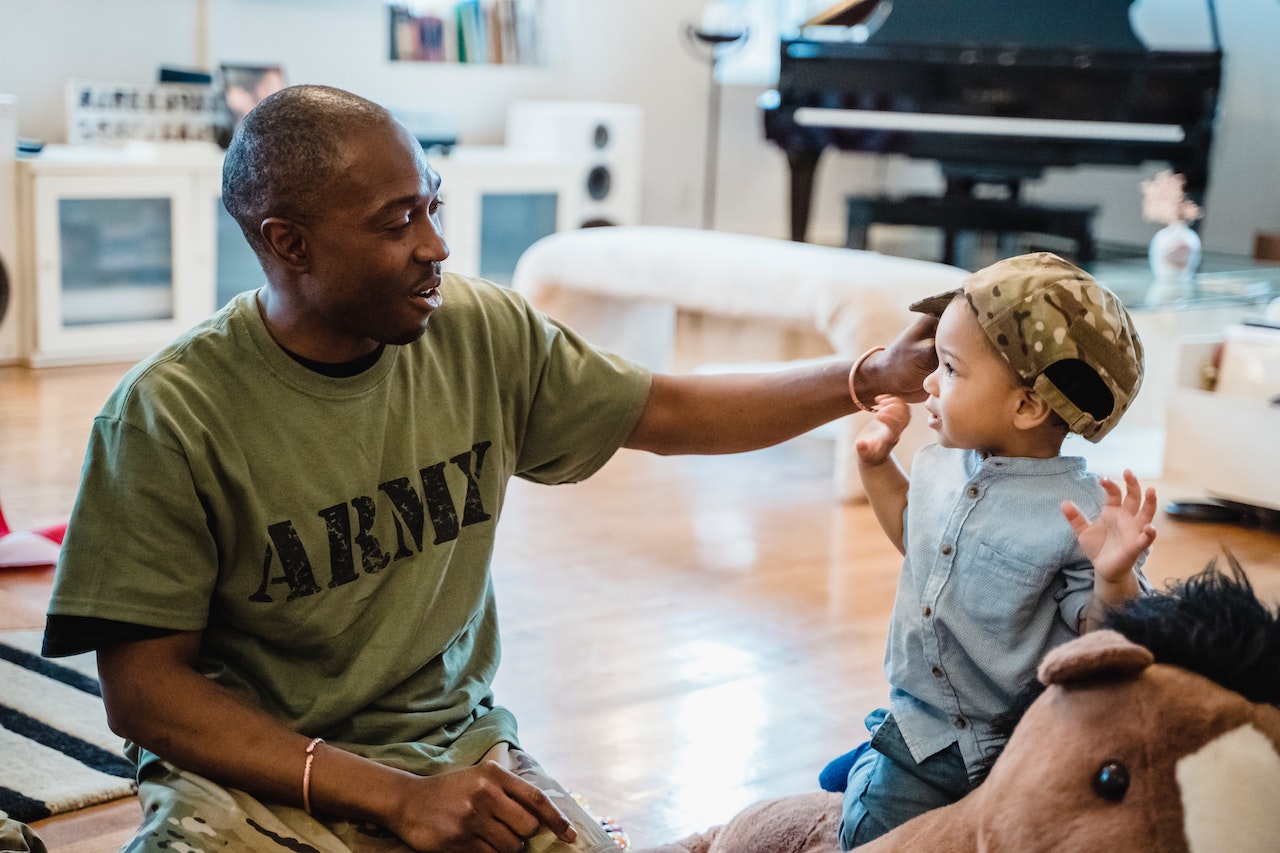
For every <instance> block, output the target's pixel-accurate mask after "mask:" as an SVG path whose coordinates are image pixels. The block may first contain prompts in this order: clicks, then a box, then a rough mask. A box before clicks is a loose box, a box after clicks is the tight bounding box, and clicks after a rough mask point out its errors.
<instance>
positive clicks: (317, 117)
mask: <svg viewBox="0 0 1280 853" xmlns="http://www.w3.org/2000/svg"><path fill="white" fill-rule="evenodd" d="M390 121H394V119H392V117H391V114H390V113H389V112H388V111H387V110H386V109H385V108H383V107H381V106H379V105H378V104H375V103H373V102H372V101H369V100H366V99H365V98H362V97H360V96H359V95H354V94H352V93H351V92H347V91H344V90H342V89H335V88H332V87H330V86H289V87H286V88H284V89H281V90H280V91H278V92H276V93H274V94H272V95H270V96H268V97H267V98H266V99H264V100H263V101H262V103H260V104H258V106H257V107H255V108H254V109H253V110H252V111H251V112H250V113H249V115H247V116H246V117H245V119H244V121H243V122H242V123H241V124H240V126H239V127H238V128H237V129H236V132H235V135H234V136H233V137H232V138H231V144H230V145H229V146H228V148H227V154H226V158H225V159H224V161H223V165H222V203H223V205H224V206H225V207H226V208H227V212H228V213H230V214H231V217H232V218H233V219H235V221H236V222H237V223H238V224H239V225H240V230H242V231H243V232H244V236H245V238H246V239H247V240H248V241H249V245H250V246H252V247H253V250H254V251H255V252H257V253H258V256H259V257H263V256H264V255H265V253H266V252H267V246H266V243H265V242H264V241H263V239H262V233H261V231H260V230H259V229H260V227H261V225H262V221H263V220H264V219H266V218H267V217H269V216H280V217H284V218H286V219H292V220H294V221H297V222H303V223H305V222H309V221H311V220H312V218H313V217H314V216H315V215H316V214H317V212H319V211H320V210H321V209H322V207H323V196H324V194H325V192H326V191H327V189H328V186H329V184H330V179H331V177H332V176H333V174H334V173H335V172H336V171H337V170H338V169H339V168H340V167H341V166H343V165H344V164H345V156H344V152H343V143H344V141H345V140H346V139H348V138H349V137H350V136H351V134H352V133H353V132H354V131H357V130H359V129H363V128H368V127H370V126H377V125H378V124H379V123H387V122H390Z"/></svg>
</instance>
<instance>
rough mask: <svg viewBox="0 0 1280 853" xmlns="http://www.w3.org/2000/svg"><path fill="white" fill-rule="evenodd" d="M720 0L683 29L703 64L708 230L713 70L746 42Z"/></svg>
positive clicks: (714, 143)
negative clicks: (705, 76) (705, 70)
mask: <svg viewBox="0 0 1280 853" xmlns="http://www.w3.org/2000/svg"><path fill="white" fill-rule="evenodd" d="M727 9H728V7H727V6H725V4H724V3H723V2H720V0H714V2H712V3H710V4H709V5H708V6H707V8H706V10H705V11H704V13H703V16H702V22H701V23H700V24H687V25H686V26H685V39H686V40H687V42H688V43H689V45H690V46H691V47H692V48H693V49H694V50H696V51H698V52H699V54H700V55H701V58H703V59H705V60H707V67H708V69H709V71H710V78H709V79H708V81H707V151H706V155H705V156H704V158H703V162H704V170H705V173H706V174H705V177H704V178H703V182H702V227H703V228H705V229H707V230H711V229H712V228H713V227H714V226H715V218H716V158H717V155H718V154H719V150H720V83H719V81H718V80H717V79H716V66H717V65H719V64H720V58H721V57H722V56H723V55H724V53H725V51H726V50H730V49H734V50H736V49H737V48H738V47H741V46H742V45H743V44H744V43H745V42H746V40H747V27H746V25H745V24H742V23H739V22H735V21H734V20H733V19H732V17H731V15H730V14H729V13H728V11H727Z"/></svg>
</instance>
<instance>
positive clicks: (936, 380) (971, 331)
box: [924, 297, 1027, 456]
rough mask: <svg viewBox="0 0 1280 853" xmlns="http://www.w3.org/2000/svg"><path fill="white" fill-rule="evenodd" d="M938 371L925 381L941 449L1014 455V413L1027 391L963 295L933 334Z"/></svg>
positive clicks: (931, 423)
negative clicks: (992, 342)
mask: <svg viewBox="0 0 1280 853" xmlns="http://www.w3.org/2000/svg"><path fill="white" fill-rule="evenodd" d="M935 341H936V344H935V345H936V348H937V350H938V367H937V369H936V370H934V372H933V373H931V374H929V375H928V376H927V377H925V380H924V390H925V391H927V392H929V397H928V399H927V400H925V402H924V407H925V409H926V410H927V411H928V412H929V427H930V428H931V429H933V430H934V431H935V432H937V433H938V443H939V444H941V445H942V446H943V447H957V448H962V449H966V450H979V451H983V452H985V453H990V454H991V455H993V456H1010V455H1021V454H1018V453H1014V452H1011V451H1012V450H1013V448H1012V442H1013V441H1014V440H1016V439H1017V437H1018V436H1017V433H1018V431H1017V430H1016V429H1015V428H1014V425H1013V421H1014V415H1015V413H1016V412H1017V410H1018V405H1019V403H1020V401H1021V400H1022V399H1023V398H1024V396H1025V394H1026V391H1027V388H1026V386H1024V385H1023V384H1022V382H1021V381H1019V379H1018V376H1017V374H1015V373H1014V372H1013V368H1011V367H1010V366H1009V364H1008V363H1007V362H1006V361H1005V360H1004V359H1003V358H1001V357H1000V356H999V355H998V354H997V353H996V351H995V349H994V348H993V347H992V346H991V343H990V341H988V340H987V336H986V334H985V333H983V331H982V327H981V326H979V325H978V319H977V318H976V317H974V316H973V311H972V310H971V309H970V308H969V305H968V303H966V302H965V300H964V297H957V298H956V299H953V300H952V301H951V304H950V305H948V306H947V309H946V310H945V311H943V312H942V317H941V319H939V321H938V331H937V333H936V335H935Z"/></svg>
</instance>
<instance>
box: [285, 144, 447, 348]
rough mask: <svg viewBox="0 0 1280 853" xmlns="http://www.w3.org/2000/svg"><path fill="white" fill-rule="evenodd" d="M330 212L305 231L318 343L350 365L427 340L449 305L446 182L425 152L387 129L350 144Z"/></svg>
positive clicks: (327, 197)
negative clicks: (444, 269) (432, 322)
mask: <svg viewBox="0 0 1280 853" xmlns="http://www.w3.org/2000/svg"><path fill="white" fill-rule="evenodd" d="M347 152H348V156H347V164H346V166H345V167H344V168H343V169H341V170H340V171H339V172H338V173H337V174H336V175H335V176H334V177H333V179H332V180H331V182H330V186H329V187H328V189H327V192H326V193H325V194H324V204H323V206H324V209H323V210H320V211H315V212H313V214H312V219H311V222H310V223H309V224H307V225H305V226H304V232H305V235H306V239H307V240H308V250H309V255H308V258H309V263H308V269H307V272H306V275H304V276H303V279H302V287H303V296H302V302H303V303H304V310H305V311H306V312H307V314H308V317H307V324H308V326H309V330H310V336H311V337H312V339H313V340H314V341H316V342H317V343H320V344H322V347H321V348H322V349H323V350H324V351H325V352H326V353H327V356H326V357H324V358H322V359H321V360H326V361H328V360H333V361H338V360H345V359H348V358H356V357H358V356H360V355H364V354H366V353H368V352H371V351H372V350H373V349H374V348H375V347H376V346H377V344H381V343H387V344H407V343H410V342H412V341H415V340H417V339H418V338H420V337H421V336H422V334H423V333H424V332H425V331H426V328H427V320H428V319H430V317H431V315H432V313H433V312H434V311H435V310H436V309H437V308H439V307H440V305H441V293H440V280H441V279H440V275H441V270H440V264H441V262H442V261H443V260H444V259H445V258H447V257H448V256H449V247H448V245H447V244H446V243H445V241H444V236H443V234H442V232H441V228H440V200H439V189H440V177H439V175H437V174H436V172H435V171H434V170H433V169H432V168H431V167H430V166H428V165H427V161H426V156H425V155H424V154H423V153H422V148H421V146H419V145H418V143H417V141H416V140H414V139H413V137H412V136H410V135H409V133H408V131H406V130H405V129H404V128H403V127H402V126H401V125H399V124H397V123H392V122H388V123H385V124H379V125H376V126H373V127H369V128H367V129H364V130H362V131H360V132H358V133H357V134H356V135H354V136H353V137H351V139H350V140H349V142H348V144H347Z"/></svg>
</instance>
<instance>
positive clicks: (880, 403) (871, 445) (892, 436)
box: [853, 394, 911, 465]
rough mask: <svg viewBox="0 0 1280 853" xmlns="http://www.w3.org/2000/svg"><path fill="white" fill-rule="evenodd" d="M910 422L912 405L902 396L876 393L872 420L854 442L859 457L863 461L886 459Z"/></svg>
mask: <svg viewBox="0 0 1280 853" xmlns="http://www.w3.org/2000/svg"><path fill="white" fill-rule="evenodd" d="M910 422H911V407H910V406H908V405H907V403H906V401H905V400H903V399H902V398H901V397H894V396H893V395H891V394H881V395H880V396H878V397H876V411H875V415H874V416H873V420H872V421H871V423H869V424H867V425H866V426H865V427H863V428H862V430H861V431H860V432H859V433H858V438H857V440H856V441H855V442H854V444H853V446H854V449H855V450H857V452H858V461H859V462H861V463H862V464H863V465H880V464H883V463H884V462H887V461H888V460H889V455H890V454H891V453H892V452H893V448H895V447H897V446H898V440H899V439H900V438H902V431H903V430H905V429H906V428H907V424H908V423H910Z"/></svg>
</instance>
